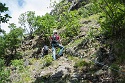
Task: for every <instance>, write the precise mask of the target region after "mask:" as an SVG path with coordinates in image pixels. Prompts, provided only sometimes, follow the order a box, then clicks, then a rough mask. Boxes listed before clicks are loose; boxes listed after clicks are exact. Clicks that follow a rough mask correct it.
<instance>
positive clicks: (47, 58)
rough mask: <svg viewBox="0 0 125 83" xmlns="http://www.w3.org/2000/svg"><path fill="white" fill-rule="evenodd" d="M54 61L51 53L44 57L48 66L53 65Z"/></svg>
mask: <svg viewBox="0 0 125 83" xmlns="http://www.w3.org/2000/svg"><path fill="white" fill-rule="evenodd" d="M52 61H53V58H52V56H51V55H47V56H45V57H44V60H43V65H44V66H45V67H47V66H49V65H51V63H52Z"/></svg>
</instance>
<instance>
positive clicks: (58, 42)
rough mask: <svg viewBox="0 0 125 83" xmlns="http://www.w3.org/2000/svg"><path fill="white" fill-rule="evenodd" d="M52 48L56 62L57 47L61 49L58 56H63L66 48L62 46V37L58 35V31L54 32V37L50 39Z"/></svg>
mask: <svg viewBox="0 0 125 83" xmlns="http://www.w3.org/2000/svg"><path fill="white" fill-rule="evenodd" d="M50 39H51V46H52V55H53V59H54V60H56V47H58V48H60V51H59V53H58V56H61V55H62V54H63V50H64V47H63V46H62V44H61V40H60V36H59V35H58V34H57V30H54V31H53V35H52V36H51V37H50Z"/></svg>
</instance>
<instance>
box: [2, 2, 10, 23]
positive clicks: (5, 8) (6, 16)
mask: <svg viewBox="0 0 125 83" xmlns="http://www.w3.org/2000/svg"><path fill="white" fill-rule="evenodd" d="M6 11H8V7H6V4H3V3H1V2H0V23H1V22H2V23H7V21H9V18H11V17H10V16H9V15H8V14H1V13H5V12H6Z"/></svg>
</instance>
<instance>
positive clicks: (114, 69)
mask: <svg viewBox="0 0 125 83" xmlns="http://www.w3.org/2000/svg"><path fill="white" fill-rule="evenodd" d="M119 69H120V68H119V66H118V65H117V64H112V65H111V71H112V74H113V75H114V76H118V73H119V72H118V71H119Z"/></svg>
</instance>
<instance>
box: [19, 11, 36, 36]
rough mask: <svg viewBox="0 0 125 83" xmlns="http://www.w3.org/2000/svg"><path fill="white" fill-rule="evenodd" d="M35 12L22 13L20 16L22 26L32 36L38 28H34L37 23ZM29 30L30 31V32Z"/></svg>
mask: <svg viewBox="0 0 125 83" xmlns="http://www.w3.org/2000/svg"><path fill="white" fill-rule="evenodd" d="M35 17H36V16H35V12H34V11H27V12H25V13H22V14H21V15H20V16H19V18H18V19H19V24H21V26H23V27H24V29H25V30H26V31H27V32H28V33H30V35H32V34H33V32H34V30H35V29H36V27H34V23H35V21H36V19H35ZM28 28H29V30H30V32H29V31H28Z"/></svg>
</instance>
